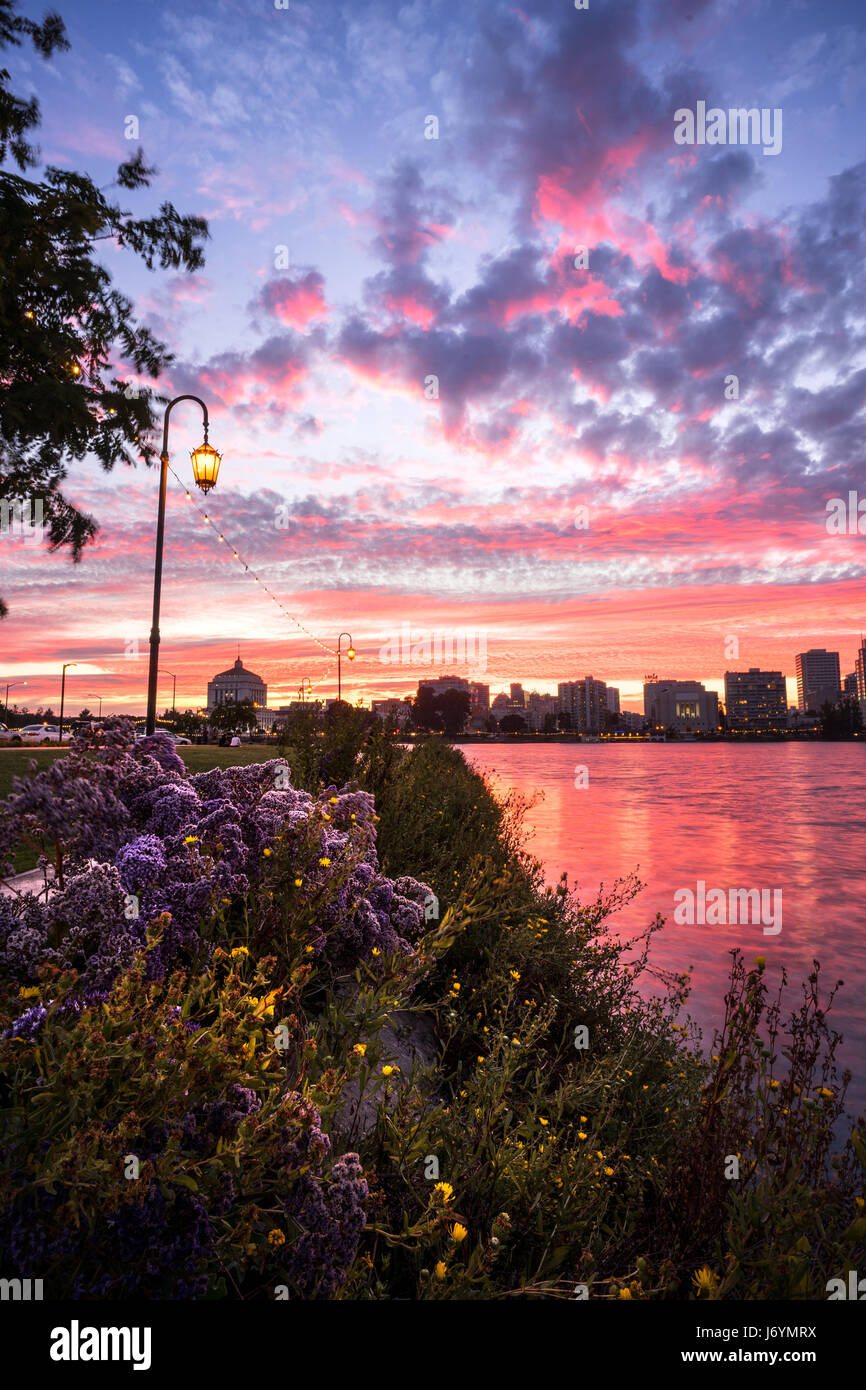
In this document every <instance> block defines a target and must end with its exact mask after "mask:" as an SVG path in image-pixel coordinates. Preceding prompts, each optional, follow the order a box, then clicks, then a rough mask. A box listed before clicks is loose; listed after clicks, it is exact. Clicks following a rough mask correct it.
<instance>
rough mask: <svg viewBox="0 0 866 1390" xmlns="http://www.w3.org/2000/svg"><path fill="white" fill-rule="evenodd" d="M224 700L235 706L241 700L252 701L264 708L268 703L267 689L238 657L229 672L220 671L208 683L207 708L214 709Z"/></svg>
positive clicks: (259, 677)
mask: <svg viewBox="0 0 866 1390" xmlns="http://www.w3.org/2000/svg"><path fill="white" fill-rule="evenodd" d="M226 700H228V701H230V702H231V704H234V705H237V704H239V703H240V701H241V700H253V701H254V702H255V703H256V704H257V705H261V706H262V707H264V706H265V705H266V704H267V703H268V687H267V686H266V685H265V683H264V681H263V680H262V678H261V676H257V675H256V673H255V671H248V670H247V668H246V666H244V664H243V662H242V661H241V659H240V657H238V659H237V661H236V662H235V664H234V666H232V668H231V670H230V671H220V673H219V675H218V676H214V678H213V680H212V681H208V687H207V707H208V710H212V709H216V708H217V706H218V705H223V704H225V702H226Z"/></svg>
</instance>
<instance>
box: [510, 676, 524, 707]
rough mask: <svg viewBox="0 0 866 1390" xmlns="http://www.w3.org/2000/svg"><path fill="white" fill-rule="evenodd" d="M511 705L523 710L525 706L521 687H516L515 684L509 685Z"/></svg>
mask: <svg viewBox="0 0 866 1390" xmlns="http://www.w3.org/2000/svg"><path fill="white" fill-rule="evenodd" d="M511 703H512V704H513V705H518V706H519V707H520V708H521V709H523V706H524V705H525V704H526V697H525V696H524V694H523V686H522V685H518V684H517V683H516V682H512V685H511Z"/></svg>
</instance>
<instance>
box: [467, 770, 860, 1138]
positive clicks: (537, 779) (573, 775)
mask: <svg viewBox="0 0 866 1390" xmlns="http://www.w3.org/2000/svg"><path fill="white" fill-rule="evenodd" d="M463 751H464V752H465V754H466V756H467V758H468V759H469V761H470V762H471V763H472V764H473V765H474V766H475V767H477V768H478V770H479V771H481V772H484V773H485V774H489V775H490V777H491V780H492V783H493V786H494V789H496V790H497V791H498V792H499V793H503V792H506V791H509V790H511V789H512V788H513V789H515V790H516V791H518V792H520V793H522V794H523V795H525V796H530V797H531V796H533V795H534V794H536V793H538V792H541V793H543V796H542V798H541V799H540V800H539V801H538V803H537V804H536V805H535V806H534V807H533V808H532V809H531V810H530V811H529V812H528V815H527V818H526V828H527V830H528V831H529V832H530V833H529V838H528V842H527V848H528V849H529V850H530V851H531V852H532V853H533V854H534V856H535V857H536V858H537V859H540V860H541V861H542V863H543V865H544V869H545V876H546V878H547V881H548V882H549V883H551V884H555V883H557V882H558V880H559V876H560V874H561V873H563V871H566V872H567V873H568V876H569V883H570V884H572V885H573V886H576V887H577V890H578V896H579V898H580V900H581V901H583V902H585V901H589V900H591V899H594V897H595V896H596V893H597V890H598V888H599V886H600V885H601V884H605V885H606V886H608V887H610V886H612V884H613V881H614V879H616V878H617V877H625V876H627V875H628V874H630V873H632V872H637V874H638V876H639V877H640V879H641V880H642V882H643V883H644V884H645V885H646V886H645V888H644V889H643V890H642V892H641V893H640V894H639V896H638V897H637V898H636V899H635V900H634V901H633V902H632V903H631V904H630V905H629V906H628V907H627V908H625V909H624V910H623V911H622V913H620V914H619V916H618V917H617V918H616V919H614V929H615V930H616V931H617V932H618V933H619V934H620V935H632V934H633V933H634V932H635V931H637V930H640V929H641V928H642V927H643V926H645V925H646V924H647V923H648V922H650V921H651V920H652V918H653V917H654V916H655V914H656V912H660V913H661V914H662V916H663V917H665V919H666V925H665V927H664V929H663V931H661V932H660V933H658V934H657V935H656V937H655V938H654V942H653V946H652V952H651V956H650V960H651V962H652V963H655V964H657V965H658V966H660V967H662V968H665V969H669V970H677V971H679V970H684V969H690V970H691V971H692V992H691V995H690V997H689V1005H688V1007H689V1011H690V1012H691V1014H692V1015H693V1017H694V1018H695V1019H696V1020H697V1022H698V1023H699V1024H700V1026H701V1028H702V1030H703V1033H704V1043H705V1044H706V1043H708V1042H709V1041H711V1036H712V1030H713V1028H714V1027H715V1026H717V1025H718V1024H719V1023H720V1022H721V1019H722V1015H723V1009H724V1004H723V999H724V994H725V989H726V985H727V980H728V972H729V965H730V957H729V955H728V952H729V951H730V950H731V949H732V948H733V947H735V946H738V947H741V948H742V949H743V952H744V955H745V959H746V962H747V963H750V962H751V961H752V960H753V958H754V957H755V956H756V955H763V956H765V957H766V959H767V974H768V984H770V985H771V986H772V984H773V983H774V982H775V981H777V980H778V977H779V971H780V967H781V966H783V965H784V966H785V967H786V969H787V973H788V980H789V991H788V1000H789V1006H790V1008H793V1007H796V1005H797V1004H798V1003H799V982H800V980H801V979H803V978H805V976H806V975H808V973H809V971H810V969H811V963H812V960H813V958H817V959H818V960H819V961H820V963H821V980H822V981H823V988H824V991H825V992H826V988H827V986H828V985H831V984H834V983H835V982H836V981H837V980H839V979H841V980H844V982H845V983H844V987H843V988H842V989H840V990H839V992H838V994H837V996H836V1003H835V1004H834V1007H833V1011H832V1013H831V1015H830V1018H831V1022H834V1026H835V1028H836V1030H837V1031H838V1032H841V1033H842V1034H844V1043H843V1044H842V1046H841V1047H840V1049H839V1052H838V1058H839V1060H840V1061H841V1063H842V1065H843V1066H847V1067H849V1068H850V1070H851V1071H852V1073H853V1079H852V1082H851V1085H850V1088H849V1091H848V1102H847V1104H848V1110H849V1112H853V1113H855V1114H856V1113H859V1112H862V1111H864V1110H866V745H859V744H845V743H837V744H833V743H829V744H804V743H772V744H770V743H767V744H751V745H748V746H744V745H740V746H737V745H733V744H726V743H719V744H701V743H689V744H679V745H677V744H674V743H668V744H654V743H636V744H630V745H628V744H627V745H617V744H578V743H574V744H568V745H563V744H559V745H557V744H549V743H548V744H539V745H535V746H533V745H532V744H526V743H523V744H521V743H514V744H502V743H497V744H488V745H483V744H481V745H473V744H466V745H464V746H463ZM581 768H583V769H585V770H586V772H585V773H582V772H580V771H578V769H581ZM583 781H586V783H587V785H585V786H584V785H580V786H576V785H575V783H576V782H583ZM699 881H702V882H703V883H704V884H705V885H706V888H705V891H706V893H707V894H709V892H710V890H711V889H714V888H718V889H723V890H725V895H726V899H727V896H728V893H729V891H730V890H731V889H752V888H758V889H765V890H772V891H771V892H770V893H768V894H767V897H766V898H765V905H766V907H767V908H768V909H769V911H768V912H767V914H766V915H765V917H764V921H765V922H767V923H768V924H770V925H771V926H772V925H773V923H772V917H771V912H772V905H773V903H776V904H779V903H780V905H781V928H782V929H781V931H780V932H778V933H777V934H770V933H766V932H765V931H764V930H763V926H762V924H761V922H745V923H735V924H734V925H730V924H727V925H700V924H698V923H696V924H695V925H688V924H683V925H679V924H677V923H676V922H675V921H674V910H675V906H676V901H675V899H674V894H675V893H676V892H677V890H680V889H690V890H691V892H692V893H693V894H695V899H696V901H697V900H698V888H697V885H698V882H699ZM772 892H776V893H778V892H780V893H781V899H779V898H778V897H776V898H774V897H773V896H772ZM677 901H680V902H682V901H683V899H682V898H680V899H678V900H677ZM680 915H681V916H682V915H683V913H682V911H681V913H680ZM696 915H697V914H696ZM710 915H711V914H710V913H709V912H707V913H706V916H710ZM737 915H739V916H740V917H742V916H743V915H744V914H743V913H742V911H741V912H739V913H738V914H737ZM776 920H777V922H778V917H777V919H776ZM645 978H646V977H645ZM791 986H793V987H791ZM645 992H646V991H645ZM771 992H772V991H771Z"/></svg>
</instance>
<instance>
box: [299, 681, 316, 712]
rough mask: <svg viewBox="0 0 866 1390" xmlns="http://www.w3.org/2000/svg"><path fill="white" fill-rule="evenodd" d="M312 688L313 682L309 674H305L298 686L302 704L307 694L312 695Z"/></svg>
mask: <svg viewBox="0 0 866 1390" xmlns="http://www.w3.org/2000/svg"><path fill="white" fill-rule="evenodd" d="M312 689H313V682H312V681H311V680H310V678H309V676H303V677H302V678H301V683H300V685H299V686H298V694H299V695H300V697H301V704H302V705H303V704H304V703H305V702H306V697H307V695H310V694H311V693H312Z"/></svg>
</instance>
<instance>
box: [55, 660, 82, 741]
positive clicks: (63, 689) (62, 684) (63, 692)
mask: <svg viewBox="0 0 866 1390" xmlns="http://www.w3.org/2000/svg"><path fill="white" fill-rule="evenodd" d="M77 665H78V662H77V661H66V662H64V664H63V675H62V677H61V681H60V738H59V739H58V743H62V742H63V702H64V700H65V698H66V671H67V668H68V667H69V666H77Z"/></svg>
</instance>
